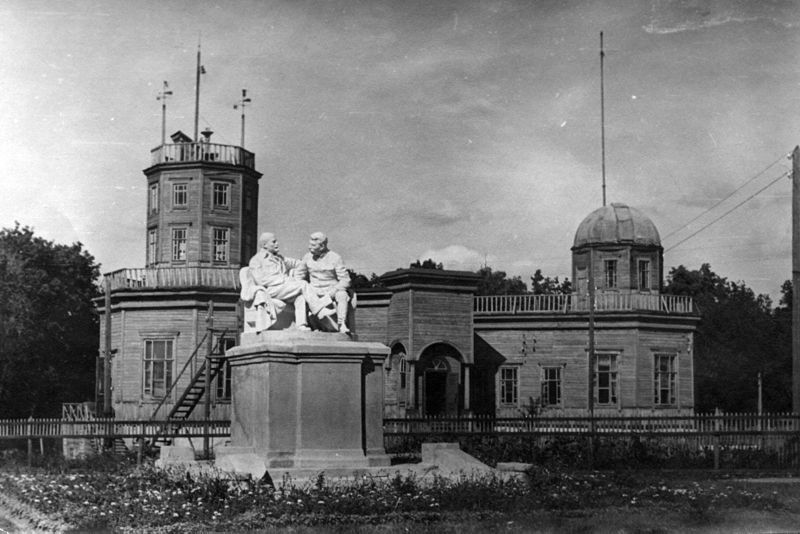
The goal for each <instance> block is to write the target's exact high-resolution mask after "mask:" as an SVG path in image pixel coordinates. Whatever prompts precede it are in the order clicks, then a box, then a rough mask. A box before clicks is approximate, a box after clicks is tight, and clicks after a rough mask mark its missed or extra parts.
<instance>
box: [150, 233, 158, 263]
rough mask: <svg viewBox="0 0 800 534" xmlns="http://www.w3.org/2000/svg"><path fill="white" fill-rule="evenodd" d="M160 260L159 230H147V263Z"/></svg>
mask: <svg viewBox="0 0 800 534" xmlns="http://www.w3.org/2000/svg"><path fill="white" fill-rule="evenodd" d="M157 261H158V230H157V229H156V228H151V229H150V230H148V231H147V263H148V264H150V265H152V264H154V263H156V262H157Z"/></svg>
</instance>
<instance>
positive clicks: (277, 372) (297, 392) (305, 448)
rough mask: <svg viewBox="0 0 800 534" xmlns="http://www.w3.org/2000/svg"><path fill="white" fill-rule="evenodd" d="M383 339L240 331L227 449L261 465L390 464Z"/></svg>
mask: <svg viewBox="0 0 800 534" xmlns="http://www.w3.org/2000/svg"><path fill="white" fill-rule="evenodd" d="M388 352H389V349H388V347H386V346H385V345H382V344H380V343H364V342H359V341H353V340H351V339H350V338H349V337H348V336H346V335H344V334H329V333H321V332H298V331H286V330H284V331H275V332H272V331H266V332H261V333H258V334H244V335H243V336H242V340H241V344H240V345H239V346H237V347H234V348H232V349H230V350H229V351H228V352H227V355H228V360H229V361H230V365H231V372H232V414H231V446H230V447H226V448H224V449H225V450H219V449H218V454H219V453H221V454H223V455H226V454H253V453H254V454H255V455H256V456H258V457H259V458H260V459H263V461H264V463H265V465H266V467H267V468H268V469H269V468H271V467H273V468H295V469H297V468H313V469H335V468H345V469H353V468H355V469H357V468H363V467H377V466H387V465H389V457H388V456H387V455H386V452H385V450H384V448H383V376H382V374H381V373H382V366H383V362H384V359H385V358H386V357H387V355H388Z"/></svg>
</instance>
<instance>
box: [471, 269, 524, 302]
mask: <svg viewBox="0 0 800 534" xmlns="http://www.w3.org/2000/svg"><path fill="white" fill-rule="evenodd" d="M478 274H479V275H481V281H480V282H479V283H478V292H477V293H476V294H477V295H524V294H525V293H527V292H528V286H526V285H525V282H523V281H522V278H520V277H519V276H515V277H513V278H508V276H507V275H506V273H505V271H493V270H492V268H491V267H489V266H485V267H481V268H480V269H478Z"/></svg>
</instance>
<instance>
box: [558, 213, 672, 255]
mask: <svg viewBox="0 0 800 534" xmlns="http://www.w3.org/2000/svg"><path fill="white" fill-rule="evenodd" d="M612 244H614V245H623V244H624V245H644V246H656V247H660V246H661V238H660V237H659V235H658V230H657V229H656V226H655V225H654V224H653V221H651V220H650V219H649V218H648V217H647V216H646V215H644V214H643V213H642V212H641V211H639V210H637V209H635V208H631V207H629V206H626V205H625V204H619V203H613V204H611V205H610V206H603V207H602V208H599V209H596V210H594V211H593V212H592V213H590V214H589V215H588V216H587V217H586V218H585V219H584V220H583V222H581V224H580V226H578V230H577V232H575V241H574V242H573V244H572V248H573V249H575V248H579V247H583V246H586V245H612Z"/></svg>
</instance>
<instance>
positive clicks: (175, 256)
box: [170, 226, 189, 262]
mask: <svg viewBox="0 0 800 534" xmlns="http://www.w3.org/2000/svg"><path fill="white" fill-rule="evenodd" d="M179 232H182V233H183V238H182V239H180V238H178V237H177V234H178V233H179ZM171 243H172V253H171V255H170V257H171V258H172V261H173V262H185V261H186V259H187V257H188V255H189V251H188V243H189V229H188V228H187V227H185V226H180V227H176V228H172V240H171ZM181 243H182V244H183V248H182V249H181V247H180V244H181ZM181 251H182V252H183V255H182V257H181Z"/></svg>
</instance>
